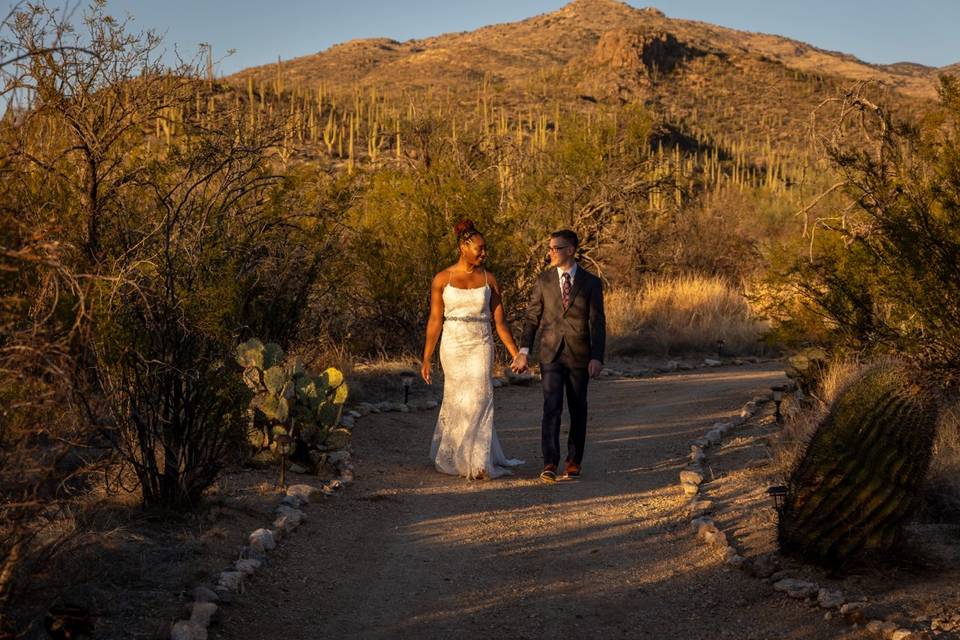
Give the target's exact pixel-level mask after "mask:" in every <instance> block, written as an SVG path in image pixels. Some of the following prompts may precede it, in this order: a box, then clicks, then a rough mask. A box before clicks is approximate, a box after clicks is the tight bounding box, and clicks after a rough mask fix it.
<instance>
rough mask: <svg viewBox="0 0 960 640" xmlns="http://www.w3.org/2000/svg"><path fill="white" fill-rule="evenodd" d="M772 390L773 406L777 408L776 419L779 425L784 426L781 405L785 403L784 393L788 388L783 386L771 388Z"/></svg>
mask: <svg viewBox="0 0 960 640" xmlns="http://www.w3.org/2000/svg"><path fill="white" fill-rule="evenodd" d="M770 390H771V391H773V404H774V405H775V406H776V407H777V409H776V411H775V412H774V414H773V415H774V417H775V418H776V419H777V424H783V413H782V412H781V411H780V404H781V403H782V402H783V392H784V391H786V390H787V388H786V387H785V386H783V385H777V386H776V387H770Z"/></svg>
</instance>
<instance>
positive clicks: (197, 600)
mask: <svg viewBox="0 0 960 640" xmlns="http://www.w3.org/2000/svg"><path fill="white" fill-rule="evenodd" d="M756 362H759V359H757V358H747V359H739V358H738V359H733V360H729V361H728V362H727V363H725V362H722V361H720V360H716V359H711V358H705V359H704V360H703V362H702V363H698V364H696V365H693V364H688V363H679V362H677V361H670V362H667V363H666V364H665V365H663V366H659V367H654V368H640V369H629V368H625V369H613V368H606V369H604V371H603V373H602V374H601V375H603V376H604V377H606V378H639V377H647V376H652V375H653V376H655V375H659V374H663V373H672V372H676V371H691V370H694V369H701V368H716V367H720V366H723V365H724V364H729V365H743V364H747V363H756ZM535 380H537V377H536V376H535V375H533V374H530V373H527V374H521V375H515V374H512V373H508V374H507V376H506V377H501V378H496V379H494V386H495V387H497V388H500V387H504V386H507V385H527V384H531V383H532V382H534V381H535ZM757 400H760V399H757ZM437 406H438V403H437V402H436V401H435V400H426V401H420V402H411V403H409V404H404V403H399V402H389V401H384V402H379V403H367V402H364V403H359V404H357V405H356V406H355V408H354V409H352V410H350V411H348V412H347V413H345V414H344V416H343V418H342V420H341V424H340V426H342V427H345V428H348V429H352V428H353V427H354V426H355V424H356V420H358V419H360V418H362V417H363V416H366V415H369V414H379V413H386V412H402V413H408V412H411V411H424V410H432V409H435V408H437ZM747 406H748V407H753V409H755V408H756V400H755V401H753V402H751V403H748V404H747ZM741 415H742V416H744V417H742V418H741V419H740V420H741V422H742V420H743V419H745V417H746V416H747V415H750V414H749V413H747V409H746V407H745V408H744V410H743V412H741ZM733 426H734V425H733V424H732V423H718V424H716V425H714V428H713V429H712V430H711V431H709V432H708V433H707V434H706V436H705V437H704V438H702V439H699V440H697V441H694V443H693V444H692V451H691V464H690V465H689V468H688V469H685V470H684V471H682V472H681V485H682V488H683V490H684V492H685V493H686V494H687V495H691V496H694V497H695V498H696V496H697V494H698V493H699V487H700V485H701V484H702V483H703V481H704V475H703V467H702V464H703V462H704V460H705V454H704V450H705V449H706V448H707V447H709V446H713V445H717V444H719V443H720V441H721V439H722V438H723V436H724V435H726V433H727V432H728V431H729V430H730V429H732V428H733ZM348 447H349V445H348ZM327 461H328V462H329V463H330V464H332V465H333V466H334V468H335V469H336V470H337V477H336V478H335V479H333V480H331V481H328V482H323V483H320V485H319V486H315V485H312V484H306V483H301V484H295V485H291V486H289V487H288V488H287V491H286V495H284V496H283V497H282V498H281V499H280V500H279V502H278V504H277V506H276V508H275V516H276V517H275V519H274V521H273V522H272V523H271V524H270V525H269V527H261V528H258V529H256V530H255V531H252V532H251V533H250V534H249V536H248V537H247V544H246V545H244V546H243V547H242V548H241V550H240V552H239V558H238V559H237V560H236V561H235V562H234V564H233V566H231V567H229V568H228V569H225V570H224V571H221V572H220V574H219V575H218V576H217V577H216V584H215V586H213V587H210V586H208V585H201V586H198V587H196V588H195V589H194V590H193V592H192V596H193V602H191V603H190V604H188V605H187V611H188V617H187V618H185V619H183V620H179V621H178V622H176V623H175V624H174V625H173V627H172V630H171V633H170V638H171V640H206V638H207V635H208V632H207V629H208V628H209V626H210V625H211V623H213V622H214V621H216V620H217V616H218V615H219V605H220V604H221V603H223V604H225V603H229V602H230V601H231V600H232V597H233V594H235V593H244V592H245V582H246V579H247V578H249V577H250V576H252V575H253V574H254V573H255V572H256V571H257V570H259V569H260V568H261V567H262V566H264V564H265V563H266V562H267V561H268V555H269V553H270V552H272V551H273V550H275V549H276V546H277V544H278V543H280V542H281V541H282V540H283V539H284V537H286V536H287V535H289V534H291V533H292V532H293V531H294V530H296V529H297V528H298V527H299V526H300V525H301V524H302V523H303V522H304V521H305V520H306V519H307V513H306V512H305V511H304V508H305V507H306V506H307V505H309V504H310V502H311V500H316V499H318V498H323V497H328V496H333V495H334V494H335V493H336V492H337V491H338V490H340V489H342V488H343V487H345V486H346V485H349V484H350V483H352V482H353V480H354V470H353V464H352V462H351V453H350V451H349V448H344V449H342V450H339V451H333V452H331V453H328V454H327ZM691 506H692V508H694V509H695V512H696V513H697V514H698V515H697V516H696V517H695V518H694V521H693V522H694V523H695V524H694V527H695V530H696V532H697V536H698V538H700V539H703V540H705V541H707V542H709V543H711V544H722V545H725V546H726V548H727V562H728V564H731V565H733V566H742V565H743V563H744V559H743V557H742V556H740V555H739V554H738V553H736V549H735V548H734V547H733V546H731V545H729V544H727V538H726V535H725V534H724V533H723V532H721V531H720V530H719V529H717V527H716V525H715V524H713V523H712V521H711V520H710V519H709V518H706V517H705V516H706V514H707V513H709V509H710V503H709V501H703V500H696V499H695V500H694V501H693V503H692V505H691ZM698 523H699V524H698ZM899 639H900V637H898V638H897V640H899Z"/></svg>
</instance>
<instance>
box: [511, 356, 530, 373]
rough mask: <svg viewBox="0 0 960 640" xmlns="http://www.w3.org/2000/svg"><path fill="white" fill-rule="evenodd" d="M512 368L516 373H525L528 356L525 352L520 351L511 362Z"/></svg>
mask: <svg viewBox="0 0 960 640" xmlns="http://www.w3.org/2000/svg"><path fill="white" fill-rule="evenodd" d="M510 369H511V370H512V371H513V372H514V373H523V372H524V371H526V370H527V356H526V354H524V353H518V354H517V355H516V356H515V357H514V358H513V362H511V363H510Z"/></svg>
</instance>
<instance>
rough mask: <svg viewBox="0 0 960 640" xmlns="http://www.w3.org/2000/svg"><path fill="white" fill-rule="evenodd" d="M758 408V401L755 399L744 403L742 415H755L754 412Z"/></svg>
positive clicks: (743, 416)
mask: <svg viewBox="0 0 960 640" xmlns="http://www.w3.org/2000/svg"><path fill="white" fill-rule="evenodd" d="M756 410H757V403H755V402H754V401H753V400H751V401H750V402H748V403H746V404H745V405H743V408H742V409H740V417H742V418H749V417H750V416H752V415H753V412H754V411H756Z"/></svg>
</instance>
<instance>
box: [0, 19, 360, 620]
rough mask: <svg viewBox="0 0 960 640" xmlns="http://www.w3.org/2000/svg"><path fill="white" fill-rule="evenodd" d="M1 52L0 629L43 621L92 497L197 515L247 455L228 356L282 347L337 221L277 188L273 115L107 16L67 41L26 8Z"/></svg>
mask: <svg viewBox="0 0 960 640" xmlns="http://www.w3.org/2000/svg"><path fill="white" fill-rule="evenodd" d="M2 33H6V34H8V36H9V38H10V40H9V42H5V43H3V45H2V46H0V52H2V56H0V58H2V60H3V61H4V62H5V63H6V64H5V65H4V67H3V69H2V71H3V80H4V86H3V90H4V93H3V95H4V96H5V97H7V98H8V100H9V107H8V109H7V111H6V112H5V116H4V118H3V120H2V121H0V175H2V176H3V179H2V180H0V201H2V203H3V204H2V217H0V407H2V416H0V501H2V502H0V605H2V606H3V611H4V615H5V616H6V617H4V618H3V619H2V620H0V624H2V626H3V629H4V630H5V631H6V630H12V629H21V630H22V629H23V628H24V626H23V625H25V624H26V625H29V624H34V623H35V622H36V620H38V619H42V616H40V617H39V618H38V617H37V615H36V613H37V611H38V610H40V611H42V610H43V607H44V600H43V599H34V600H32V601H30V604H29V605H25V604H24V603H25V602H26V600H25V598H26V595H27V594H28V593H29V591H28V588H37V587H38V585H41V584H43V583H44V580H40V579H39V576H41V575H42V572H43V563H44V562H46V561H52V560H54V559H56V558H57V557H63V554H66V555H69V553H68V552H69V549H70V548H71V542H70V541H71V540H75V539H79V537H82V534H83V533H84V532H83V531H82V528H78V527H77V526H76V523H75V521H74V520H71V517H72V516H71V513H72V512H73V511H72V510H73V509H74V508H75V507H76V505H77V504H78V503H77V501H76V499H75V498H76V496H79V495H83V494H86V493H87V492H89V491H90V490H91V489H92V488H93V487H94V484H93V483H95V482H99V481H100V480H101V479H102V478H104V477H107V478H117V477H120V478H124V479H127V480H129V479H131V478H132V479H134V480H135V484H134V485H132V486H131V485H129V484H124V485H121V490H126V491H131V492H134V494H135V495H137V496H139V499H140V502H141V503H142V504H143V505H145V506H151V507H152V506H162V507H173V508H178V509H182V508H187V507H191V506H194V505H196V504H197V502H198V501H199V500H200V498H201V496H202V494H203V492H204V490H205V488H206V487H208V486H209V485H210V483H211V482H213V480H214V479H215V478H216V476H217V474H218V473H219V472H220V470H221V469H222V467H223V466H224V464H225V463H226V462H227V461H228V460H230V458H231V456H232V455H233V453H234V452H235V451H237V450H238V449H237V448H234V447H233V446H232V445H233V444H234V443H235V442H238V441H240V439H241V438H242V428H241V414H242V411H243V407H244V406H245V404H246V402H245V400H246V398H245V390H244V389H243V387H242V383H241V382H240V379H239V376H238V375H236V372H235V371H233V370H232V368H231V363H232V362H233V358H232V351H233V348H234V346H235V345H236V343H237V342H238V341H240V340H242V339H245V338H246V337H249V335H251V334H258V335H264V336H267V337H268V338H270V339H272V340H275V341H278V342H283V343H285V342H287V341H289V340H290V339H291V338H292V337H293V336H294V334H295V332H296V331H297V328H298V326H299V324H300V319H301V318H302V317H303V313H304V310H305V309H306V308H307V307H306V301H307V298H308V296H309V295H310V294H311V292H312V290H313V288H314V286H315V284H316V282H317V279H318V277H319V273H320V269H321V264H322V263H324V260H325V259H326V258H327V255H328V250H329V248H330V247H331V246H332V244H333V240H332V239H331V235H332V234H334V233H335V227H336V224H337V218H338V217H339V216H340V215H341V214H342V211H343V208H345V202H346V201H345V199H344V197H343V196H342V195H341V191H342V189H341V187H340V186H339V183H338V182H337V181H336V180H334V179H332V178H331V177H330V176H327V175H325V174H322V173H321V174H318V173H317V172H311V173H309V176H310V177H309V178H304V177H303V176H300V175H298V174H296V173H295V172H292V171H291V173H290V175H289V176H288V177H287V178H285V179H283V178H281V177H280V176H278V175H277V174H276V172H275V171H274V167H275V165H276V162H275V158H276V156H277V148H278V145H279V144H280V143H281V140H282V130H283V126H282V125H283V122H282V119H281V117H280V116H278V117H277V118H271V117H268V116H267V117H263V118H260V119H258V120H257V121H255V122H251V121H250V120H249V119H248V118H247V117H246V115H245V113H241V111H240V110H239V109H238V108H231V106H230V104H227V105H220V106H219V107H217V106H216V104H217V99H218V92H219V91H221V88H219V87H218V86H217V85H216V84H214V83H212V82H203V81H201V80H200V73H199V72H198V69H197V67H196V65H192V64H188V63H182V64H180V65H178V66H177V67H176V68H174V69H170V68H167V67H166V66H164V65H163V64H162V63H161V62H160V60H159V56H160V50H159V44H160V42H159V39H158V38H157V37H156V36H154V35H153V34H151V33H142V34H137V33H131V32H129V31H128V30H127V25H126V24H124V23H122V22H119V21H117V20H115V19H113V18H111V17H110V16H108V15H106V14H105V13H104V8H103V3H99V2H98V3H94V4H93V5H92V6H91V7H90V9H89V11H88V13H87V14H86V15H84V17H83V20H82V26H80V27H74V26H72V25H70V24H69V22H68V20H66V19H65V18H64V16H62V15H61V14H60V13H58V12H57V11H54V10H50V9H47V8H46V7H44V6H43V5H42V4H30V5H23V6H22V7H19V8H17V9H16V10H15V11H14V12H12V13H11V14H10V16H9V18H8V20H7V22H6V23H5V25H4V29H3V30H2ZM111 452H112V455H108V454H111ZM98 465H99V467H100V468H98ZM94 470H97V471H99V474H98V475H97V476H96V477H93V476H91V472H92V471H94ZM110 485H111V487H113V488H116V486H117V485H116V484H115V483H110ZM71 522H73V523H74V524H73V525H71ZM9 612H15V613H16V614H17V615H16V619H14V617H13V616H12V614H10V613H9Z"/></svg>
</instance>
